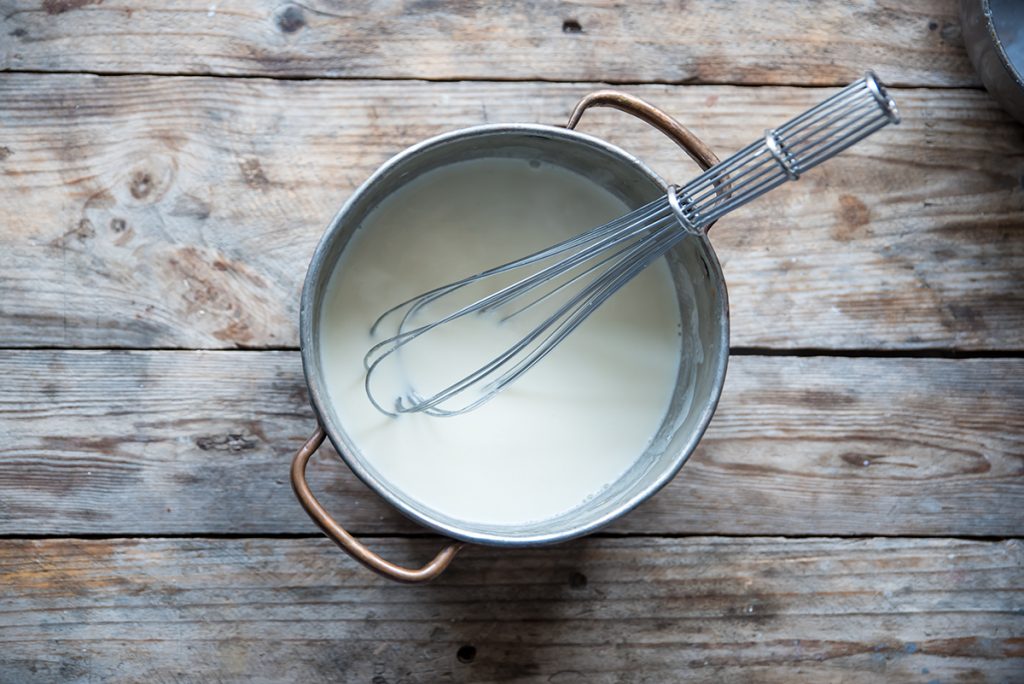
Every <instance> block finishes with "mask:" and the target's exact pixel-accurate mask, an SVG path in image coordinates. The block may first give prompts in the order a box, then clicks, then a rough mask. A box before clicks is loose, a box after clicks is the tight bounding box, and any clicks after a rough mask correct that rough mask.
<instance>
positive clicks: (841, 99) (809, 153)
mask: <svg viewBox="0 0 1024 684" xmlns="http://www.w3.org/2000/svg"><path fill="white" fill-rule="evenodd" d="M899 121H900V117H899V112H898V110H897V108H896V103H895V102H894V101H893V99H892V97H890V96H889V94H888V93H887V92H886V90H885V87H884V86H883V85H882V83H881V82H880V81H879V80H878V77H877V76H875V74H874V73H872V72H870V71H869V72H867V74H865V75H864V78H862V79H860V80H858V81H855V82H853V83H851V84H850V85H848V86H846V87H845V88H843V89H842V90H840V91H839V92H837V93H835V94H834V95H832V96H831V97H829V98H827V99H826V100H824V101H823V102H821V103H820V104H818V105H816V106H814V107H811V108H810V109H808V110H807V111H805V112H804V113H803V114H800V115H799V116H797V117H794V118H793V119H791V120H789V121H787V122H786V123H784V124H782V125H781V126H778V127H776V128H770V129H768V130H766V131H765V133H764V136H763V137H762V138H760V139H759V140H756V141H754V142H753V143H751V144H750V145H747V146H746V147H744V148H743V149H742V150H740V151H739V152H737V153H736V154H734V155H732V156H731V157H729V158H728V159H726V160H725V161H722V162H719V163H718V164H716V165H715V166H713V167H711V168H710V169H708V170H707V171H705V172H704V173H703V174H701V175H700V176H698V177H697V178H695V179H694V180H692V181H690V182H689V183H687V184H686V185H684V186H682V187H679V186H673V187H672V188H670V189H669V193H668V197H669V204H670V205H671V207H672V210H673V212H674V213H675V215H676V218H677V219H678V220H679V223H680V224H681V225H682V226H683V228H684V229H686V230H687V231H688V232H693V233H701V232H705V231H707V229H708V228H709V227H710V226H711V224H713V223H714V222H715V221H717V220H718V219H720V218H721V217H722V216H724V215H725V214H727V213H729V212H731V211H733V210H734V209H737V208H739V207H741V206H743V205H744V204H747V203H748V202H750V201H752V200H754V199H756V198H758V197H760V196H761V195H763V194H765V193H766V192H768V191H769V190H771V189H773V188H775V187H778V186H779V185H781V184H782V183H785V182H786V181H791V180H797V179H798V178H800V176H801V175H803V174H804V173H805V172H807V171H808V170H810V169H812V168H814V167H815V166H818V165H819V164H821V163H823V162H825V161H827V160H828V159H831V158H832V157H834V156H836V155H837V154H839V153H840V152H842V151H843V150H845V149H847V148H848V147H850V146H851V145H853V144H854V143H856V142H858V141H860V140H863V139H864V138H866V137H867V136H869V135H871V134H872V133H874V132H875V131H878V130H879V129H881V128H884V127H885V126H887V125H889V124H894V123H899Z"/></svg>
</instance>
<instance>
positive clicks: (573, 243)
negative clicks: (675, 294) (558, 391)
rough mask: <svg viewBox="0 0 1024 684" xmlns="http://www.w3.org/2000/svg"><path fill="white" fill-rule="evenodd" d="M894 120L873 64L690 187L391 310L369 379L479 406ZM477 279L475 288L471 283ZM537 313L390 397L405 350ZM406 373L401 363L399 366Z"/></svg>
mask: <svg viewBox="0 0 1024 684" xmlns="http://www.w3.org/2000/svg"><path fill="white" fill-rule="evenodd" d="M890 123H899V113H898V111H897V109H896V104H895V102H894V101H893V99H892V98H891V97H890V96H889V95H888V93H887V92H886V90H885V88H884V86H883V85H882V84H881V83H880V82H879V80H878V78H877V77H876V76H875V75H874V74H873V73H872V72H868V73H867V74H866V75H865V76H864V78H862V79H860V80H858V81H856V82H854V83H851V84H850V85H848V86H847V87H845V88H843V89H842V90H840V91H839V92H837V93H836V94H834V95H832V96H831V97H829V98H828V99H826V100H824V101H823V102H821V103H820V104H818V105H816V106H815V107H813V108H811V109H809V110H807V111H806V112H804V113H803V114H800V115H799V116H797V117H796V118H794V119H792V120H790V121H788V122H786V123H784V124H783V125H781V126H779V127H777V128H774V129H768V130H766V131H765V133H764V136H763V137H762V138H760V139H758V140H756V141H755V142H753V143H751V144H749V145H747V146H746V147H744V148H743V149H741V150H740V151H739V152H737V153H735V154H734V155H732V156H731V157H729V158H727V159H725V160H724V161H722V162H720V163H718V164H716V165H715V166H713V167H711V168H709V169H708V170H707V171H705V172H704V173H702V174H701V175H699V176H697V177H696V178H695V179H693V180H692V181H690V182H689V183H687V184H686V185H683V186H677V185H673V186H670V187H669V188H668V191H667V192H666V194H665V195H664V196H662V197H659V198H658V199H656V200H654V201H652V202H650V203H648V204H646V205H644V206H641V207H640V208H638V209H636V210H634V211H632V212H630V213H628V214H626V215H624V216H621V217H619V218H616V219H614V220H612V221H610V222H609V223H606V224H604V225H602V226H598V227H596V228H593V229H591V230H588V231H586V232H584V233H582V234H580V235H578V236H576V237H573V238H570V239H569V240H566V241H564V242H561V243H558V244H556V245H553V246H551V247H548V248H546V249H543V250H541V251H538V252H535V253H533V254H530V255H527V256H524V257H523V258H521V259H518V260H516V261H512V262H509V263H506V264H502V265H500V266H497V267H494V268H491V269H488V270H486V271H483V272H481V273H478V274H476V275H473V276H469V277H467V278H463V279H461V280H458V281H456V282H453V283H450V284H447V285H443V286H441V287H437V288H435V289H433V290H430V291H428V292H425V293H422V294H420V295H418V296H416V297H413V298H411V299H408V300H406V301H404V302H402V303H400V304H398V305H396V306H394V307H392V308H391V309H388V310H387V311H385V312H384V313H383V314H382V315H381V316H380V318H378V319H377V321H376V322H375V323H374V325H373V327H372V328H371V333H373V334H376V333H377V332H378V331H379V330H381V329H382V328H383V327H384V326H385V325H390V324H392V322H393V324H394V328H391V330H392V331H394V334H392V335H390V336H388V337H387V338H386V339H384V340H383V341H381V342H378V343H377V344H375V345H373V347H371V348H370V350H369V351H368V352H367V354H366V356H365V358H364V365H365V368H366V376H365V381H364V386H365V390H366V395H367V397H368V398H369V400H370V402H371V403H372V404H373V405H374V406H375V407H376V408H377V409H378V410H379V411H381V412H382V413H385V414H387V415H392V416H394V415H397V414H401V413H414V412H423V413H425V414H428V415H431V416H454V415H459V414H462V413H466V412H467V411H471V410H473V409H475V408H477V407H479V406H481V405H482V404H484V403H485V402H487V401H489V400H490V399H492V398H494V396H495V395H497V394H498V393H499V392H500V391H502V390H503V389H505V388H506V387H508V386H509V385H510V384H512V383H513V382H515V381H516V380H518V379H519V378H520V377H522V376H523V374H524V373H526V372H527V371H529V370H530V369H531V368H533V367H534V366H535V365H536V364H537V363H538V362H540V361H541V360H542V359H543V358H544V357H545V356H547V355H548V354H550V353H551V352H552V351H553V350H554V349H555V347H557V345H558V344H559V343H560V342H561V341H562V340H564V339H565V338H566V337H567V336H568V335H569V334H570V333H572V332H573V331H574V330H576V328H578V327H579V326H580V325H581V324H582V323H583V322H584V321H585V320H586V319H587V317H588V316H590V314H591V313H592V312H593V311H595V310H596V309H597V308H598V307H599V306H600V305H601V304H602V303H603V302H605V301H606V300H607V299H608V298H609V297H611V296H612V295H614V294H615V292H617V291H618V290H619V289H620V288H622V287H623V286H624V285H625V284H626V283H628V282H629V281H630V280H631V279H632V278H634V277H635V276H636V275H637V274H638V273H640V272H641V271H642V270H644V269H645V268H647V266H649V265H650V264H651V263H653V262H654V261H656V260H657V259H659V258H660V257H662V256H663V255H664V254H665V253H666V252H667V251H668V250H670V249H671V248H672V247H673V246H674V245H676V244H677V243H678V242H679V241H680V240H682V239H684V238H685V237H686V236H688V235H703V234H704V233H706V232H707V230H708V229H709V228H710V227H711V225H712V224H714V223H715V221H717V220H718V219H720V218H721V217H722V216H724V215H726V214H728V213H729V212H731V211H733V210H734V209H737V208H738V207H741V206H743V205H744V204H747V203H748V202H750V201H752V200H754V199H756V198H758V197H760V196H761V195H763V194H765V193H766V192H768V191H769V190H772V189H773V188H776V187H778V186H779V185H781V184H783V183H785V182H786V181H790V180H797V179H798V178H800V176H801V175H803V174H804V173H806V172H807V171H809V170H810V169H812V168H814V167H815V166H817V165H819V164H821V163H822V162H824V161H826V160H827V159H830V158H832V157H833V156H835V155H836V154H838V153H840V152H842V151H843V150H845V149H847V148H848V147H850V146H851V145H853V144H855V143H857V142H858V141H860V140H862V139H864V138H866V137H867V136H869V135H871V134H872V133H874V132H875V131H878V130H879V129H881V128H883V127H885V126H886V125H888V124H890ZM516 271H519V272H520V273H521V274H525V275H522V276H521V277H519V278H518V279H515V280H513V282H511V283H510V284H503V285H495V286H494V288H495V289H494V290H493V291H492V292H490V293H489V294H486V295H485V296H482V297H479V298H477V299H475V300H472V301H470V302H469V303H466V304H461V303H454V304H451V305H450V306H449V308H448V309H447V310H446V311H445V312H444V313H441V314H438V315H436V316H435V317H434V318H431V319H428V320H426V321H425V322H423V321H420V320H419V319H420V318H421V317H423V314H424V313H425V312H426V311H427V309H428V308H429V309H431V310H433V309H436V308H441V307H442V306H443V304H444V302H446V301H451V302H458V297H457V296H456V295H457V293H461V294H462V295H463V296H465V294H466V292H475V291H476V290H477V289H478V288H479V286H480V284H481V283H486V282H488V281H490V282H495V283H499V284H500V283H503V282H505V281H506V280H507V279H508V274H511V273H513V272H516ZM466 288H472V290H467V289H466ZM527 311H532V312H534V315H536V316H538V321H537V322H536V324H535V325H533V326H532V327H529V326H528V331H527V332H526V334H524V335H522V337H520V338H518V339H516V340H514V341H513V342H512V343H511V344H510V345H509V346H508V347H507V348H505V349H504V350H503V351H501V352H500V353H498V354H497V355H495V356H494V357H493V358H489V359H487V360H485V361H484V362H482V363H481V364H480V366H479V367H477V368H476V369H475V370H472V371H471V372H469V373H467V374H466V375H465V376H464V377H460V378H454V379H452V381H451V382H447V381H446V382H444V383H441V384H442V388H441V389H439V390H437V391H430V392H422V391H421V390H420V389H418V388H416V387H414V386H413V383H412V382H405V383H403V387H402V389H401V390H400V391H398V392H397V396H388V397H387V399H384V398H382V397H379V396H378V389H379V388H376V387H375V384H376V383H375V381H376V380H377V374H378V373H379V372H380V369H381V364H382V363H384V362H386V361H392V362H395V363H397V364H399V366H400V365H401V356H402V350H403V349H404V348H405V347H407V345H410V344H413V343H415V342H416V341H417V340H422V339H423V338H424V336H426V335H429V334H430V333H432V332H435V331H437V330H438V329H439V328H441V327H442V326H449V325H451V324H452V323H453V322H455V321H458V320H460V319H465V318H466V317H468V316H474V315H484V314H491V315H495V316H494V317H495V321H496V322H497V323H498V324H499V325H500V324H501V323H505V322H507V321H509V320H510V319H512V318H516V317H519V316H522V315H523V314H524V312H527ZM399 370H400V371H401V368H399Z"/></svg>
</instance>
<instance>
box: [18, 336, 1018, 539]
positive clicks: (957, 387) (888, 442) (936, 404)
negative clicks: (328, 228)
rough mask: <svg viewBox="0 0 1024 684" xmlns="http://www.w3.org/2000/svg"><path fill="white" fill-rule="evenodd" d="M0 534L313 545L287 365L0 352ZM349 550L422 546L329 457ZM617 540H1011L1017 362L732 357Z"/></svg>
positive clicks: (309, 419)
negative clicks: (685, 458)
mask: <svg viewBox="0 0 1024 684" xmlns="http://www.w3.org/2000/svg"><path fill="white" fill-rule="evenodd" d="M0 377H3V378H4V381H3V383H0V438H2V442H3V447H2V448H3V458H2V459H0V534H8V535H24V534H56V535H75V534H98V533H104V534H143V535H144V534H206V533H233V534H267V533H292V532H300V533H313V532H315V528H314V526H313V525H312V523H311V522H310V521H309V520H308V519H307V517H306V515H305V514H304V513H303V512H302V510H301V509H300V508H299V505H298V503H297V502H296V501H295V498H294V496H293V494H292V492H291V488H290V485H289V483H288V466H289V463H290V460H291V457H292V455H293V454H294V451H295V450H296V449H297V448H298V447H299V446H301V444H302V442H303V441H304V440H305V438H307V437H308V436H309V434H310V433H311V432H312V429H313V426H314V418H313V415H312V411H311V409H310V408H309V407H308V405H307V398H306V390H305V384H304V382H303V379H302V371H301V364H300V361H299V358H298V354H296V353H293V352H49V351H46V352H44V351H17V352H10V351H9V352H4V353H2V354H0ZM315 459H316V460H315V462H314V463H313V465H312V466H311V468H310V471H311V485H312V487H313V490H314V491H315V492H316V493H317V494H318V496H320V497H321V499H322V501H323V502H324V504H325V506H327V508H328V510H330V511H332V512H334V514H335V515H337V516H338V518H339V520H341V521H343V522H344V523H345V524H347V525H348V526H349V527H350V529H353V530H355V531H357V532H359V533H395V532H400V533H407V532H414V531H422V530H421V529H420V528H418V527H415V526H413V525H411V524H410V523H408V522H406V521H404V519H402V518H401V517H400V516H399V515H398V514H397V513H395V512H394V510H393V509H391V508H390V507H389V506H387V505H386V504H385V503H383V501H382V500H380V499H379V498H378V497H377V496H376V495H375V494H373V493H372V492H370V491H369V490H368V489H367V488H366V487H365V486H364V485H363V484H361V483H360V482H358V481H357V480H356V479H355V477H354V476H353V475H352V474H351V473H350V472H349V471H348V469H347V468H345V467H344V465H342V464H340V463H339V462H337V460H336V459H335V458H334V457H333V456H332V452H330V451H329V450H323V451H322V452H321V453H320V454H319V455H318V456H316V457H315ZM610 530H611V531H612V532H618V533H645V534H776V533H778V532H779V531H785V533H786V534H819V535H820V534H825V535H854V536H856V535H900V534H911V535H958V536H975V535H982V536H997V535H998V536H1019V535H1020V534H1021V533H1022V531H1024V359H975V360H963V361H953V360H936V359H848V358H791V357H734V358H733V359H732V361H731V367H730V369H729V376H728V379H727V382H726V388H725V392H724V396H723V398H722V401H721V404H720V406H719V408H718V412H717V414H716V416H715V419H714V421H713V422H712V424H711V428H710V429H709V430H708V433H707V434H706V436H705V438H704V440H703V441H702V443H701V446H700V447H699V449H698V451H697V453H696V454H695V455H694V456H693V457H692V458H691V460H690V462H689V463H687V465H686V466H685V467H684V468H683V470H682V472H681V473H680V475H679V476H678V477H677V478H676V479H675V481H674V482H672V483H671V484H670V485H669V486H668V487H666V488H665V489H664V490H663V491H661V492H660V493H659V494H658V495H657V496H655V497H654V498H653V499H651V500H650V501H648V502H647V503H645V504H644V505H643V506H641V507H640V508H639V509H637V510H636V511H634V512H632V513H631V514H630V515H628V516H626V517H625V518H623V519H622V520H621V521H619V522H617V523H615V524H614V525H613V526H612V527H611V528H610Z"/></svg>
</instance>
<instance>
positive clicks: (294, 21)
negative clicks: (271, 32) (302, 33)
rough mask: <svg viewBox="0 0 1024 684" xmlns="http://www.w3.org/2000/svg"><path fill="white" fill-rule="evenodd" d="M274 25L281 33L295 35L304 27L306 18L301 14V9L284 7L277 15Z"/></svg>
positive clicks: (293, 6) (290, 6) (289, 6)
mask: <svg viewBox="0 0 1024 684" xmlns="http://www.w3.org/2000/svg"><path fill="white" fill-rule="evenodd" d="M275 23H276V24H277V28H278V29H279V30H280V31H281V32H282V33H295V32H296V31H298V30H299V29H301V28H302V27H304V26H305V25H306V17H305V16H304V15H303V14H302V8H301V7H296V6H295V5H286V6H285V8H284V9H283V10H281V11H280V12H279V13H278V15H277V17H276V19H275Z"/></svg>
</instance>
